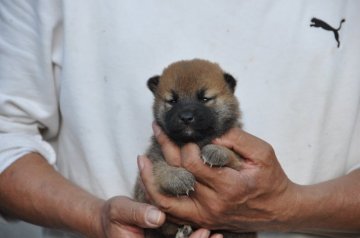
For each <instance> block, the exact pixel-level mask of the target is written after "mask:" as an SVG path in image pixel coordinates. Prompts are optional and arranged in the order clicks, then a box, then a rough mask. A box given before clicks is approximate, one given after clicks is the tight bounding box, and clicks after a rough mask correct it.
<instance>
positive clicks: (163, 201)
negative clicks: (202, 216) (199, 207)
mask: <svg viewBox="0 0 360 238" xmlns="http://www.w3.org/2000/svg"><path fill="white" fill-rule="evenodd" d="M138 166H139V170H140V178H141V180H142V182H143V184H144V187H145V190H146V192H147V194H148V195H149V197H150V199H151V200H152V201H153V202H154V204H155V205H156V206H157V207H159V208H160V210H162V211H164V212H167V213H171V214H172V215H174V216H178V215H179V214H181V217H182V218H184V219H186V220H187V219H188V218H189V217H191V212H189V211H194V209H195V208H196V207H195V206H194V203H193V202H192V200H191V199H189V198H188V197H186V196H183V197H178V198H174V197H169V196H165V195H163V194H161V193H160V192H159V191H158V187H157V186H156V185H155V181H154V177H153V173H152V164H151V161H150V160H149V159H148V158H147V157H146V156H139V157H138Z"/></svg>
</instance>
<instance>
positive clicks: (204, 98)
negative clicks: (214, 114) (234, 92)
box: [198, 96, 215, 103]
mask: <svg viewBox="0 0 360 238" xmlns="http://www.w3.org/2000/svg"><path fill="white" fill-rule="evenodd" d="M214 98H215V97H204V96H202V97H198V100H199V101H200V102H202V103H207V102H210V101H211V100H213V99H214Z"/></svg>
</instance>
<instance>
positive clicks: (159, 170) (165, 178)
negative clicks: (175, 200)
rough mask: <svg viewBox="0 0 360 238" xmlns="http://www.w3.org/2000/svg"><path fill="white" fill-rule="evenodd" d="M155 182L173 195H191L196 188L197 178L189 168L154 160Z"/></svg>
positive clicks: (162, 189)
mask: <svg viewBox="0 0 360 238" xmlns="http://www.w3.org/2000/svg"><path fill="white" fill-rule="evenodd" d="M153 165H154V167H153V172H154V177H155V182H156V184H157V185H158V186H159V188H160V190H161V191H162V192H164V193H166V194H169V195H173V196H180V195H189V193H190V192H191V191H193V190H194V185H195V178H194V176H193V175H192V174H191V173H190V172H189V171H187V170H185V169H183V168H180V167H172V166H170V165H168V164H167V163H166V162H165V161H162V160H160V161H159V160H157V161H154V164H153Z"/></svg>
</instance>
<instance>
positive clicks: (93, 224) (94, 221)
mask: <svg viewBox="0 0 360 238" xmlns="http://www.w3.org/2000/svg"><path fill="white" fill-rule="evenodd" d="M104 206H105V201H104V200H102V199H94V201H92V202H90V203H89V209H88V212H89V213H88V215H87V219H86V220H87V222H86V225H85V227H84V230H83V231H82V233H83V234H84V235H85V236H86V237H89V238H103V237H105V234H104V229H103V223H102V220H103V217H102V216H103V210H104Z"/></svg>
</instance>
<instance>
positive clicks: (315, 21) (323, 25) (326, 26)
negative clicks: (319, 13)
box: [310, 17, 345, 48]
mask: <svg viewBox="0 0 360 238" xmlns="http://www.w3.org/2000/svg"><path fill="white" fill-rule="evenodd" d="M311 22H312V23H311V24H310V26H311V27H321V28H322V29H324V30H327V31H332V32H334V36H335V40H336V42H337V47H338V48H339V47H340V40H339V31H340V29H341V26H342V24H343V23H344V22H345V19H342V20H341V21H340V26H339V27H338V28H337V29H335V28H334V27H332V26H330V25H329V24H327V23H326V22H324V21H323V20H320V19H317V18H315V17H314V18H312V19H311Z"/></svg>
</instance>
